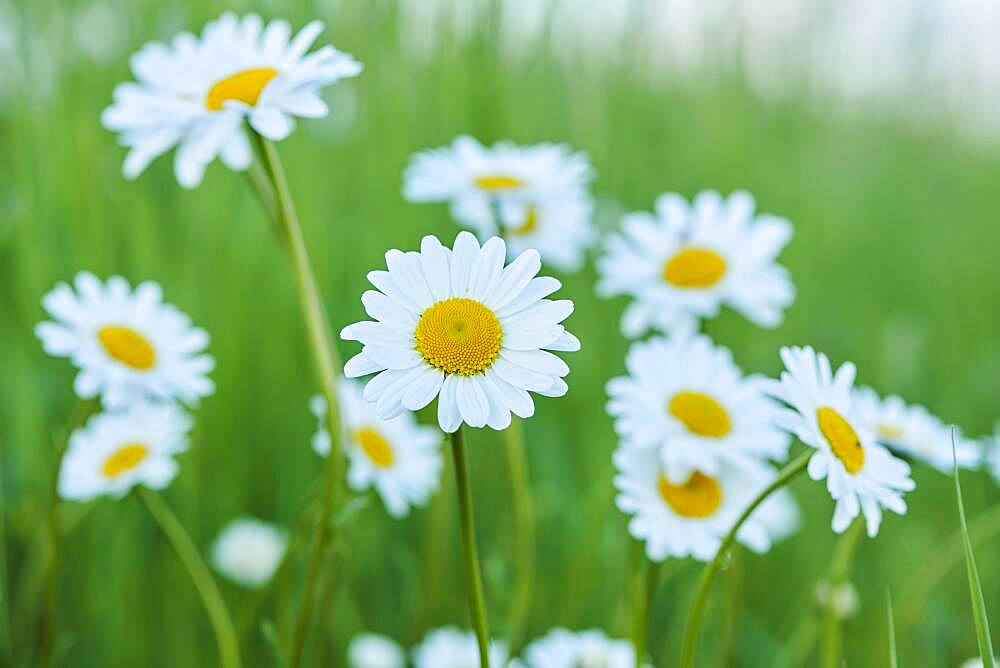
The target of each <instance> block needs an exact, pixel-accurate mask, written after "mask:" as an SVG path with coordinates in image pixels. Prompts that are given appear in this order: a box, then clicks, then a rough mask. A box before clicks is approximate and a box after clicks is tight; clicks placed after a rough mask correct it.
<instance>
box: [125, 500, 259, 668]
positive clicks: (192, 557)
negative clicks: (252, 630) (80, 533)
mask: <svg viewBox="0 0 1000 668" xmlns="http://www.w3.org/2000/svg"><path fill="white" fill-rule="evenodd" d="M138 495H139V498H140V499H142V502H143V503H144V504H145V505H146V508H147V509H149V514H150V515H152V516H153V519H155V520H156V522H157V523H158V524H159V525H160V529H161V530H162V531H163V535H164V536H166V538H167V540H168V541H170V545H171V547H173V549H174V552H176V553H177V557H178V558H179V559H180V560H181V563H182V564H183V565H184V568H185V569H187V572H188V575H190V576H191V581H192V582H193V583H194V587H195V589H196V590H197V591H198V595H199V596H201V602H202V605H204V606H205V612H207V613H208V618H209V621H211V623H212V631H214V632H215V642H216V644H217V645H218V648H219V662H220V664H221V665H222V667H223V668H239V666H240V648H239V645H238V644H237V641H236V632H235V630H234V629H233V622H232V620H231V619H230V618H229V611H228V610H227V609H226V603H225V601H224V600H223V599H222V594H221V593H220V592H219V588H218V586H216V584H215V578H213V577H212V573H211V572H210V571H209V570H208V566H206V565H205V562H204V560H203V559H202V558H201V554H200V553H199V552H198V548H197V547H196V546H195V544H194V541H193V540H191V536H190V535H188V532H187V530H185V529H184V525H183V524H181V522H180V520H179V519H177V516H176V515H174V513H173V511H172V510H170V507H169V506H168V505H167V504H166V502H165V501H164V500H163V497H161V496H160V495H159V494H157V493H156V492H153V491H151V490H148V489H146V488H144V487H139V488H138Z"/></svg>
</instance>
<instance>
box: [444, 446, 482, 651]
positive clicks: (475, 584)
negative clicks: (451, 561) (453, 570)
mask: <svg viewBox="0 0 1000 668" xmlns="http://www.w3.org/2000/svg"><path fill="white" fill-rule="evenodd" d="M451 454H452V457H453V458H454V460H455V483H456V485H455V489H456V492H457V493H458V513H459V520H460V523H461V526H462V551H463V553H464V557H465V585H466V587H465V588H466V590H467V592H468V595H469V614H470V615H471V616H472V626H473V628H474V629H475V631H476V642H477V643H478V645H479V665H480V668H490V632H489V627H488V624H487V621H486V597H485V596H484V595H483V575H482V573H481V572H480V570H479V554H478V552H477V551H476V520H475V517H474V516H473V512H472V492H471V490H470V488H469V466H468V464H467V463H466V461H465V438H464V437H463V435H462V427H459V428H458V429H457V430H456V431H455V433H453V434H452V435H451Z"/></svg>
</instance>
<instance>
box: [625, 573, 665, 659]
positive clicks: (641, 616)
mask: <svg viewBox="0 0 1000 668" xmlns="http://www.w3.org/2000/svg"><path fill="white" fill-rule="evenodd" d="M661 566H662V565H661V563H659V562H651V561H649V560H648V559H647V558H646V556H645V554H643V555H642V557H641V559H640V561H639V564H638V566H637V568H636V569H635V584H634V587H635V588H634V591H633V593H632V647H633V648H634V649H635V668H642V666H644V665H646V652H647V651H648V650H647V649H646V646H647V644H648V641H649V623H650V619H649V611H650V608H651V607H652V605H653V596H654V595H655V593H656V588H657V585H658V584H659V582H660V570H661Z"/></svg>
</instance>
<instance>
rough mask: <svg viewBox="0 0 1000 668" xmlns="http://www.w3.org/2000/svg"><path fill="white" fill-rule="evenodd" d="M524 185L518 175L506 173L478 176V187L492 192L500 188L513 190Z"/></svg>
mask: <svg viewBox="0 0 1000 668" xmlns="http://www.w3.org/2000/svg"><path fill="white" fill-rule="evenodd" d="M523 185H524V181H522V180H521V179H519V178H517V177H516V176H506V175H504V174H487V175H485V176H479V177H477V178H476V187H477V188H479V189H480V190H485V191H487V192H491V193H493V192H497V191H500V190H513V189H514V188H520V187H521V186H523Z"/></svg>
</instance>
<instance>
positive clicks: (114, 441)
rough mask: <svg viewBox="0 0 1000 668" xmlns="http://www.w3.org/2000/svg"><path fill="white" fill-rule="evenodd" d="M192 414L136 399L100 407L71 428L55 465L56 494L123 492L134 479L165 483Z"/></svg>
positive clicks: (76, 496)
mask: <svg viewBox="0 0 1000 668" xmlns="http://www.w3.org/2000/svg"><path fill="white" fill-rule="evenodd" d="M190 429H191V418H190V417H189V416H188V415H187V414H186V413H184V412H183V411H182V410H180V409H179V408H177V407H176V406H175V405H174V404H151V403H145V402H137V403H135V404H133V405H131V406H129V407H128V408H125V409H119V410H115V411H111V412H105V413H99V414H98V415H95V416H93V417H92V418H90V419H89V420H88V421H87V424H86V425H84V426H83V427H81V428H79V429H77V430H76V431H74V432H73V433H72V434H71V435H70V438H69V447H68V449H67V450H66V455H65V456H64V457H63V460H62V465H61V467H60V469H59V496H61V497H62V498H64V499H68V500H71V501H89V500H91V499H94V498H96V497H98V496H112V497H119V498H120V497H122V496H125V494H127V493H128V492H129V490H131V489H132V488H133V487H135V486H136V485H145V486H146V487H149V488H150V489H163V488H165V487H166V486H167V485H169V484H170V481H171V480H173V479H174V476H176V475H177V470H178V467H177V462H175V461H174V455H176V454H177V453H180V452H183V451H184V450H186V449H187V447H188V431H190Z"/></svg>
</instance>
